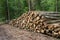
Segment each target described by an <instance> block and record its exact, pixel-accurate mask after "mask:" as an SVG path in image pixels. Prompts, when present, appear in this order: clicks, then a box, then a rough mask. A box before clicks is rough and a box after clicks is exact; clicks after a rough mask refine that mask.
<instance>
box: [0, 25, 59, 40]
mask: <svg viewBox="0 0 60 40" xmlns="http://www.w3.org/2000/svg"><path fill="white" fill-rule="evenodd" d="M0 40H60V39H56V38H53V37H50V36H47V35H44V34H40V33H34V32H29V31H26V30H22V29H19V28H16V27H12V26H10V25H8V24H3V25H0Z"/></svg>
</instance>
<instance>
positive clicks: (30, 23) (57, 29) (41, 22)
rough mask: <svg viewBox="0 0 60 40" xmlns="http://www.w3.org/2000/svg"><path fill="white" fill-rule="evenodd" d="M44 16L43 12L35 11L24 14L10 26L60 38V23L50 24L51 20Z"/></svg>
mask: <svg viewBox="0 0 60 40" xmlns="http://www.w3.org/2000/svg"><path fill="white" fill-rule="evenodd" d="M42 14H43V13H42ZM42 14H41V12H34V11H31V12H28V13H24V14H22V15H21V16H20V17H19V18H17V19H14V20H12V21H11V22H10V23H9V24H11V25H13V26H14V27H18V28H21V29H26V30H29V31H32V32H37V33H43V34H47V35H50V36H53V37H57V38H60V23H53V24H52V23H51V24H48V23H47V22H48V21H49V20H50V19H47V18H46V17H45V16H43V15H42Z"/></svg>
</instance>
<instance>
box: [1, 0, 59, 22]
mask: <svg viewBox="0 0 60 40" xmlns="http://www.w3.org/2000/svg"><path fill="white" fill-rule="evenodd" d="M6 1H7V0H0V21H2V20H5V19H6ZM31 6H32V9H34V10H40V11H55V10H56V0H31ZM57 6H58V8H57V9H58V11H60V0H58V5H57ZM8 10H9V14H10V19H14V18H17V17H19V16H20V15H22V13H24V12H26V11H28V10H29V8H28V1H27V0H8Z"/></svg>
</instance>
